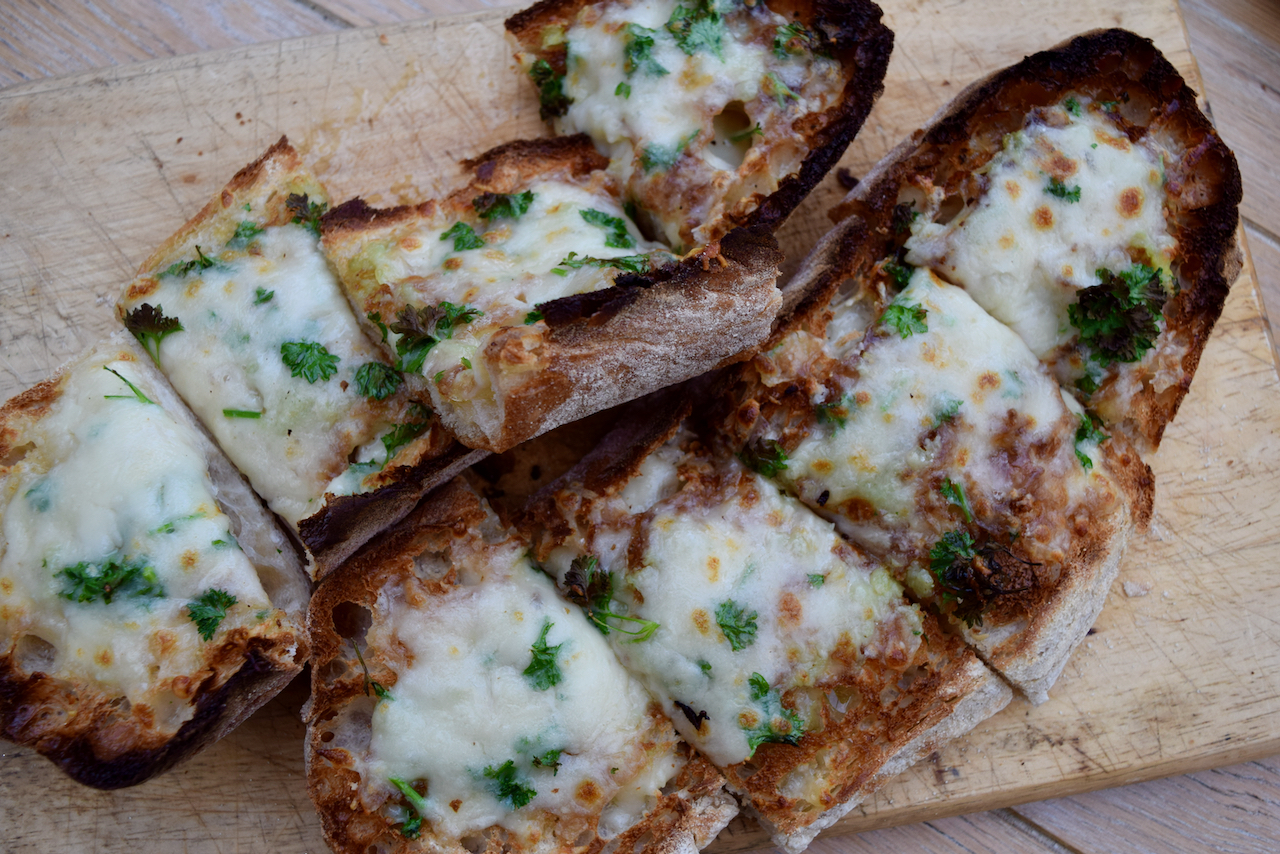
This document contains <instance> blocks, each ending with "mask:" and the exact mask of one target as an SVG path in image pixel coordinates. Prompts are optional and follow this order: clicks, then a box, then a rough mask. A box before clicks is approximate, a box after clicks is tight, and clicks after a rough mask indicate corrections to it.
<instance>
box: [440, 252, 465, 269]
mask: <svg viewBox="0 0 1280 854" xmlns="http://www.w3.org/2000/svg"><path fill="white" fill-rule="evenodd" d="M443 266H444V268H445V269H446V270H457V269H458V268H459V267H461V266H462V259H461V258H459V257H458V256H457V255H454V256H453V257H452V258H446V259H444V264H443Z"/></svg>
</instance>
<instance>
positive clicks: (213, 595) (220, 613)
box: [187, 587, 236, 641]
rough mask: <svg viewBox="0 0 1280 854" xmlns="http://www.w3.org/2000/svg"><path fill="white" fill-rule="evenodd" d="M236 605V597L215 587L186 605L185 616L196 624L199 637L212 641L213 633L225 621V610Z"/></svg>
mask: <svg viewBox="0 0 1280 854" xmlns="http://www.w3.org/2000/svg"><path fill="white" fill-rule="evenodd" d="M234 604H236V597H234V596H232V595H231V594H230V593H228V592H227V591H225V590H219V589H217V588H216V587H213V588H210V589H208V590H206V591H205V592H204V593H202V594H200V598H199V599H196V600H194V601H192V602H188V603H187V616H189V617H190V618H191V622H193V623H195V624H196V630H197V631H199V632H200V637H202V638H204V639H205V640H206V641H210V640H213V633H214V632H216V631H217V630H218V626H220V625H221V624H222V621H223V620H224V619H226V616H227V609H228V608H230V607H231V606H232V605H234Z"/></svg>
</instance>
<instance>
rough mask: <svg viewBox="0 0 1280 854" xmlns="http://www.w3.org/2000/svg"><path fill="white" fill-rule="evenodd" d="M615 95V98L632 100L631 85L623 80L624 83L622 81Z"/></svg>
mask: <svg viewBox="0 0 1280 854" xmlns="http://www.w3.org/2000/svg"><path fill="white" fill-rule="evenodd" d="M613 94H614V97H617V98H630V97H631V84H630V83H628V82H627V81H625V80H623V81H622V82H621V83H619V84H618V85H617V87H616V88H615V89H614V90H613Z"/></svg>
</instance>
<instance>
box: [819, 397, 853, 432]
mask: <svg viewBox="0 0 1280 854" xmlns="http://www.w3.org/2000/svg"><path fill="white" fill-rule="evenodd" d="M853 402H854V401H853V396H852V395H848V394H846V395H844V396H843V397H841V398H840V399H839V400H836V401H832V402H830V403H816V404H814V406H813V414H814V415H815V416H817V419H818V423H819V424H834V425H835V426H836V429H839V428H841V427H843V426H844V425H845V423H846V422H848V420H849V407H850V406H852V405H853Z"/></svg>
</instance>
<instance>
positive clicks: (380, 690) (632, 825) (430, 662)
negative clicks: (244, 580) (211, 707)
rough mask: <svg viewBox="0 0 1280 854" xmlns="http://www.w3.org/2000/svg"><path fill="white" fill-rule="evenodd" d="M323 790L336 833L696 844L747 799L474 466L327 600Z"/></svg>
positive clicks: (469, 846)
mask: <svg viewBox="0 0 1280 854" xmlns="http://www.w3.org/2000/svg"><path fill="white" fill-rule="evenodd" d="M310 628H311V631H312V633H313V636H314V638H315V650H316V652H315V657H314V659H313V663H312V698H311V700H310V702H309V703H308V705H307V707H306V709H305V710H304V717H305V718H306V721H307V771H308V780H309V787H310V791H311V796H312V799H313V800H314V801H315V804H316V807H317V809H318V810H319V812H320V816H321V821H322V823H323V825H324V830H325V836H326V839H327V840H328V842H329V844H330V845H331V846H332V847H333V848H334V850H335V851H339V852H359V854H364V852H366V851H368V850H378V851H437V852H443V851H451V852H457V854H462V852H472V854H474V852H477V851H487V852H490V854H497V852H501V851H511V852H566V853H567V852H592V851H600V850H601V849H605V850H609V851H613V852H624V854H629V852H637V854H638V852H653V854H657V852H676V851H678V852H696V851H697V850H698V849H699V848H701V847H703V846H704V845H706V844H707V843H709V842H710V841H711V840H712V839H714V838H715V835H716V833H718V832H719V830H720V829H721V828H722V827H723V826H724V825H725V824H726V823H727V822H728V821H729V820H730V819H731V818H732V817H733V816H734V815H736V814H737V805H736V803H734V801H733V799H732V798H731V797H730V796H729V795H728V794H727V793H725V792H724V791H723V778H722V777H721V776H720V775H719V774H718V773H716V771H715V770H714V769H713V768H712V767H711V766H710V765H709V764H708V763H707V762H706V760H704V759H702V758H701V757H699V756H697V755H696V754H694V753H692V752H691V751H690V750H689V748H688V746H687V745H685V744H683V743H682V742H681V741H680V740H679V738H678V737H677V735H676V733H675V729H674V728H673V727H672V725H671V721H670V720H669V719H668V718H667V717H666V716H665V715H664V714H663V713H662V710H661V708H660V707H659V706H658V705H657V704H656V703H655V702H654V701H653V700H652V699H651V698H650V696H649V695H648V693H647V692H646V691H645V689H644V688H643V687H642V686H641V685H640V683H639V682H637V681H636V680H635V679H633V678H632V677H631V676H629V675H628V674H627V672H626V671H625V670H623V669H622V667H621V665H619V663H618V661H617V659H616V658H615V656H614V654H613V652H612V651H611V650H610V648H609V645H608V643H607V642H606V641H605V639H604V638H603V637H602V636H601V634H600V633H599V631H597V630H596V628H595V627H593V626H592V625H591V624H590V623H589V622H588V620H587V619H586V618H585V617H584V616H583V614H582V613H581V611H579V609H578V608H576V607H573V606H571V605H569V604H568V603H567V602H565V601H563V600H562V599H561V598H560V596H559V594H558V593H557V592H556V589H555V586H554V584H552V582H551V581H550V579H548V578H547V577H546V576H545V575H544V574H543V573H541V572H540V571H539V570H538V568H537V566H536V565H535V564H533V563H532V562H531V560H530V559H529V556H528V549H527V546H526V545H525V544H524V543H523V542H522V541H521V540H519V539H517V538H515V537H513V536H512V535H511V534H510V533H509V532H508V531H507V530H506V529H505V528H503V527H502V526H501V525H500V524H499V523H498V521H497V518H496V516H494V515H493V513H492V512H491V511H490V510H489V509H488V508H487V507H486V506H485V505H483V503H482V502H481V501H480V500H479V498H478V497H477V496H476V494H475V493H474V492H473V491H472V490H471V489H470V488H469V487H467V486H466V485H465V484H463V483H462V482H461V481H454V482H453V483H450V484H448V485H446V486H445V487H443V488H442V489H441V490H439V491H437V492H436V493H435V494H433V495H432V496H431V497H430V498H428V499H427V500H426V501H425V502H424V503H423V505H422V506H421V507H419V508H418V509H417V510H415V511H414V513H413V514H411V515H410V516H409V517H408V518H407V519H406V520H405V521H404V522H402V523H401V524H400V525H399V526H397V527H396V528H395V529H394V530H393V531H392V532H391V533H389V534H388V535H386V536H384V537H381V538H379V541H378V542H377V544H376V546H375V545H371V546H370V547H368V548H366V549H365V550H364V551H362V552H361V553H359V554H358V555H357V556H356V557H355V558H353V559H352V560H351V561H350V562H349V563H348V564H347V565H346V566H344V567H342V568H341V569H340V570H339V571H338V572H337V573H335V574H334V575H332V576H330V577H329V578H327V579H326V580H325V581H324V582H323V583H322V584H321V586H320V588H319V589H318V590H317V592H316V595H315V597H314V598H313V600H312V605H311V612H310Z"/></svg>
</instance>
